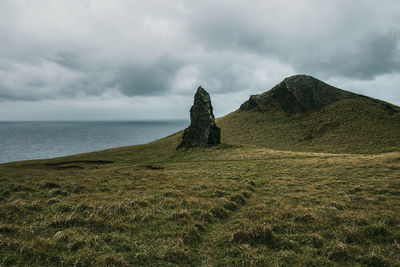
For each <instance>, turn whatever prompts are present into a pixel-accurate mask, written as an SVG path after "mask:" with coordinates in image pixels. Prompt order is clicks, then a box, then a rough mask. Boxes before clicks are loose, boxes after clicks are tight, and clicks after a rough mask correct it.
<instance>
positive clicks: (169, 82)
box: [0, 0, 400, 105]
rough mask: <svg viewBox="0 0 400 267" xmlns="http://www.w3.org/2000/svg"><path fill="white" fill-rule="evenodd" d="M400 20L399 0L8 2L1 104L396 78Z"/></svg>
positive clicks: (1, 31) (2, 18) (0, 20)
mask: <svg viewBox="0 0 400 267" xmlns="http://www.w3.org/2000/svg"><path fill="white" fill-rule="evenodd" d="M398 14H400V3H399V2H398V1H397V0H383V1H372V0H356V1H351V2H350V1H345V0H337V1H323V0H299V1H289V0H287V1H283V0H280V1H278V0H269V1H261V0H246V1H244V0H238V1H232V0H221V1H211V0H202V1H182V0H172V1H168V3H163V2H161V3H160V1H155V0H149V1H146V3H144V2H143V1H101V0H96V1H94V0H79V1H78V0H72V1H50V0H38V1H22V0H21V1H19V0H3V1H1V2H0V36H2V37H1V38H2V40H1V42H0V100H3V101H5V100H10V101H14V100H29V101H30V100H41V99H64V98H65V99H68V98H73V99H77V98H83V97H86V96H102V95H105V94H112V93H119V94H123V95H126V96H130V97H132V96H157V95H165V94H175V95H186V94H192V93H193V90H194V89H193V88H195V87H196V86H198V85H200V84H202V85H203V86H206V87H207V88H209V90H210V91H211V92H212V93H220V94H224V93H234V92H241V91H245V90H247V91H248V90H254V89H257V90H265V89H269V88H270V87H271V86H272V85H273V84H274V83H276V82H278V81H279V80H281V79H283V78H284V77H285V76H287V75H291V74H294V73H308V74H311V75H315V76H317V77H318V78H321V79H327V80H329V79H333V80H335V81H336V82H338V83H339V84H338V85H340V81H341V80H342V81H345V84H347V85H352V83H351V81H354V83H353V84H361V83H359V81H368V80H377V77H382V76H383V75H389V74H390V75H392V76H387V77H397V76H396V75H400V74H399V72H400V39H399V38H400V35H399V33H400V16H399V15H398ZM393 75H394V76H393ZM385 77H386V76H385ZM393 79H394V78H393ZM379 81H382V79H381V80H379ZM357 82H358V83H357ZM393 84H394V83H393V82H388V83H387V84H382V86H392V85H393ZM362 85H363V86H367V87H368V86H369V87H368V88H373V86H375V85H373V86H372V85H368V84H364V83H362ZM344 89H346V88H344ZM376 91H377V90H376ZM394 91H395V90H392V89H390V92H394ZM397 94H398V95H396V96H395V98H400V96H399V94H400V93H397ZM375 97H377V96H375ZM378 97H379V96H378ZM171 105H172V104H171Z"/></svg>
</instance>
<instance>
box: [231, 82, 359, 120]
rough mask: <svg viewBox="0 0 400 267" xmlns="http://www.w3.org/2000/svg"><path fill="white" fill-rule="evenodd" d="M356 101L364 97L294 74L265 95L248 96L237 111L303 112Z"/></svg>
mask: <svg viewBox="0 0 400 267" xmlns="http://www.w3.org/2000/svg"><path fill="white" fill-rule="evenodd" d="M355 98H365V96H362V95H358V94H354V93H351V92H348V91H344V90H341V89H338V88H336V87H333V86H330V85H329V84H326V83H324V82H322V81H320V80H318V79H315V78H313V77H311V76H307V75H295V76H291V77H288V78H286V79H284V80H283V81H282V82H281V83H279V84H278V85H276V86H275V87H273V88H272V89H271V90H269V91H267V92H265V93H262V94H259V95H252V96H250V99H249V100H247V101H246V102H244V103H243V104H242V105H241V106H240V109H239V110H241V111H245V110H253V109H257V110H258V111H270V110H280V111H284V112H286V113H289V114H293V113H305V112H309V111H312V110H316V109H320V108H322V107H324V106H326V105H329V104H332V103H334V102H336V101H340V100H343V99H355Z"/></svg>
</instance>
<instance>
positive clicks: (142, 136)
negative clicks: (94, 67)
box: [0, 121, 189, 163]
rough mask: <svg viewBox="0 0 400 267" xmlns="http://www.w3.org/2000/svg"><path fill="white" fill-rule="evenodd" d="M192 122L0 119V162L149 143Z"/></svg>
mask: <svg viewBox="0 0 400 267" xmlns="http://www.w3.org/2000/svg"><path fill="white" fill-rule="evenodd" d="M188 124H189V122H187V121H160V122H154V121H152V122H135V121H132V122H129V121H120V122H0V163H4V162H10V161H18V160H29V159H43V158H53V157H59V156H66V155H72V154H77V153H83V152H90V151H96V150H102V149H106V148H112V147H119V146H128V145H136V144H143V143H148V142H151V141H154V140H156V139H159V138H162V137H165V136H167V135H170V134H172V133H174V132H177V131H179V130H182V129H184V128H185V127H187V126H188Z"/></svg>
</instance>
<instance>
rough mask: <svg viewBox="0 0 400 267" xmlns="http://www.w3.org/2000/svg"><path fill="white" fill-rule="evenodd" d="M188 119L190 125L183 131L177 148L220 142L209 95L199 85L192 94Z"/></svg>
mask: <svg viewBox="0 0 400 267" xmlns="http://www.w3.org/2000/svg"><path fill="white" fill-rule="evenodd" d="M190 121H191V122H190V126H189V127H188V128H186V129H185V131H184V132H183V135H182V142H181V143H180V144H179V146H178V147H177V149H179V148H184V147H206V146H211V145H217V144H220V143H221V141H220V140H221V129H220V128H218V127H217V125H215V117H214V114H213V108H212V106H211V98H210V95H209V94H208V93H207V91H206V90H204V89H203V88H202V87H201V86H200V87H199V88H198V89H197V92H196V94H195V95H194V104H193V106H192V108H191V109H190Z"/></svg>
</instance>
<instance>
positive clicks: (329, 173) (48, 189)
mask: <svg viewBox="0 0 400 267" xmlns="http://www.w3.org/2000/svg"><path fill="white" fill-rule="evenodd" d="M341 105H342V106H341V107H339V108H336V109H334V110H333V109H332V107H330V108H329V109H326V110H323V111H321V112H320V113H319V115H316V114H311V115H301V116H302V117H299V116H297V117H296V116H294V117H286V116H284V115H282V114H276V115H273V116H272V115H268V116H267V115H265V114H264V115H263V114H262V113H258V114H257V113H254V112H240V113H238V112H236V113H232V114H230V115H228V116H226V117H224V118H221V119H219V120H218V121H217V124H218V125H220V126H221V128H222V136H223V140H222V141H223V144H221V145H218V146H215V147H210V148H196V149H190V150H178V151H176V150H175V147H176V145H177V144H178V143H179V140H180V135H181V133H177V134H175V135H172V136H169V137H167V138H164V139H161V140H158V141H155V142H152V143H150V144H146V145H139V146H132V147H123V148H116V149H110V150H105V151H100V152H94V153H87V154H81V155H74V156H70V157H64V158H58V159H50V160H38V161H26V162H17V163H8V164H2V165H0V266H15V265H20V266H22V265H34V266H35V265H37V266H55V265H62V266H72V265H75V266H89V265H93V266H128V265H160V266H168V265H195V266H215V265H239V266H249V265H250V266H251V265H262V266H291V265H300V266H332V265H337V266H341V265H346V266H399V265H400V216H399V214H400V149H399V148H400V147H399V140H397V139H396V138H397V136H398V135H399V133H398V132H397V130H399V129H400V128H398V127H399V126H398V125H399V124H398V123H399V119H398V118H399V117H398V115H392V116H391V117H385V116H387V115H385V114H383V113H382V114H380V113H378V115H376V116H375V115H374V116H375V117H373V118H372V119H371V116H369V115H368V112H367V111H368V110H365V112H364V111H362V112H358V113H355V115H352V116H350V117H344V118H342V117H341V114H342V113H341V112H344V111H343V110H346V109H347V108H349V105H350V106H351V105H354V103H351V102H350V103H347V104H343V103H342V104H341ZM333 111H337V114H335V113H332V112H333ZM396 116H397V117H396ZM352 118H353V119H352ZM360 118H365V119H364V120H363V121H361V122H360ZM335 120H336V123H333V121H335ZM344 120H345V122H346V123H344V122H343V121H344ZM301 123H303V124H301ZM327 123H328V125H325V124H327ZM330 123H332V124H330ZM313 127H314V128H313ZM318 127H320V129H321V130H320V131H319V132H318V131H317V129H318ZM368 127H369V128H370V129H369V131H367V132H364V130H365V129H368ZM357 128H358V129H357ZM246 129H248V130H246ZM312 129H314V130H312ZM383 130H385V131H386V132H383ZM351 131H353V132H351ZM277 133H280V135H279V136H275V135H276V134H277ZM360 133H361V134H360ZM307 134H309V135H311V137H308V136H307ZM382 136H383V139H381V141H380V142H378V141H376V140H378V138H382ZM299 138H300V139H299ZM376 142H378V143H376ZM304 151H306V152H304ZM326 152H335V153H326ZM355 153H357V154H355ZM361 153H363V154H361Z"/></svg>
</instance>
